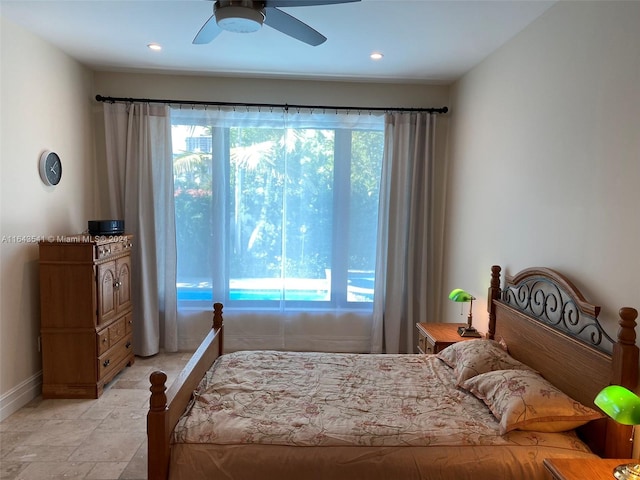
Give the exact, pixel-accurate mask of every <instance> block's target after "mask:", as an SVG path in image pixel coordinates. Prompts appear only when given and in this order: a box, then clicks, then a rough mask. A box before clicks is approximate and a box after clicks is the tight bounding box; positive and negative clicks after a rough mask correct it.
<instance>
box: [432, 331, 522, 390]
mask: <svg viewBox="0 0 640 480" xmlns="http://www.w3.org/2000/svg"><path fill="white" fill-rule="evenodd" d="M438 358H439V359H440V360H442V361H443V362H444V363H446V364H447V365H449V366H450V367H451V368H453V373H454V375H455V376H456V384H457V385H458V386H461V385H462V383H463V382H464V381H465V380H467V379H469V378H471V377H475V376H476V375H479V374H481V373H485V372H491V371H493V370H514V369H515V370H532V369H531V368H530V367H528V366H527V365H525V364H524V363H522V362H519V361H518V360H516V359H515V358H513V357H511V356H510V355H509V354H508V353H507V352H506V351H505V350H504V348H502V346H501V345H500V343H499V342H496V341H494V340H483V339H477V340H466V341H463V342H458V343H454V344H453V345H450V346H448V347H447V348H445V349H444V350H442V351H440V353H438Z"/></svg>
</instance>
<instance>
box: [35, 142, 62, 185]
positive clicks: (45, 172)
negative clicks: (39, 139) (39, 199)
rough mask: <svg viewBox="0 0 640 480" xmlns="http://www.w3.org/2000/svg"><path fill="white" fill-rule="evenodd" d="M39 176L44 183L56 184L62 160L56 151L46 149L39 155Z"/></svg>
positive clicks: (59, 176) (59, 177) (60, 173)
mask: <svg viewBox="0 0 640 480" xmlns="http://www.w3.org/2000/svg"><path fill="white" fill-rule="evenodd" d="M40 178H42V181H43V182H44V183H45V185H57V184H59V183H60V179H61V178H62V162H61V161H60V157H59V156H58V154H57V153H55V152H51V151H49V150H47V151H46V152H43V154H42V155H41V156H40Z"/></svg>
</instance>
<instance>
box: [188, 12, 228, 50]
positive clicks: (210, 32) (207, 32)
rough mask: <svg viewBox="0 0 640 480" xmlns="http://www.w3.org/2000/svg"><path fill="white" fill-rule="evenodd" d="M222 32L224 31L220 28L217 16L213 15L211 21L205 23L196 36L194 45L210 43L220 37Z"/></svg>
mask: <svg viewBox="0 0 640 480" xmlns="http://www.w3.org/2000/svg"><path fill="white" fill-rule="evenodd" d="M220 32H222V29H221V28H220V27H219V26H218V23H217V22H216V17H215V15H211V16H210V17H209V20H207V21H206V22H205V23H204V25H203V26H202V28H201V29H200V31H199V32H198V33H197V34H196V36H195V38H194V39H193V42H192V43H193V44H194V45H203V44H205V43H209V42H211V41H212V40H213V39H214V38H216V37H217V36H218V35H220Z"/></svg>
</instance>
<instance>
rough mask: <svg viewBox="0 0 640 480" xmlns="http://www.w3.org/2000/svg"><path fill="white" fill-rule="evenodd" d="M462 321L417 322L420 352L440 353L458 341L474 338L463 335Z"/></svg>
mask: <svg viewBox="0 0 640 480" xmlns="http://www.w3.org/2000/svg"><path fill="white" fill-rule="evenodd" d="M460 326H466V323H465V324H460V323H416V328H417V329H418V352H420V353H438V352H440V351H441V350H442V349H444V348H446V347H448V346H449V345H453V344H454V343H456V342H463V341H465V340H473V339H474V337H461V336H460V335H458V327H460Z"/></svg>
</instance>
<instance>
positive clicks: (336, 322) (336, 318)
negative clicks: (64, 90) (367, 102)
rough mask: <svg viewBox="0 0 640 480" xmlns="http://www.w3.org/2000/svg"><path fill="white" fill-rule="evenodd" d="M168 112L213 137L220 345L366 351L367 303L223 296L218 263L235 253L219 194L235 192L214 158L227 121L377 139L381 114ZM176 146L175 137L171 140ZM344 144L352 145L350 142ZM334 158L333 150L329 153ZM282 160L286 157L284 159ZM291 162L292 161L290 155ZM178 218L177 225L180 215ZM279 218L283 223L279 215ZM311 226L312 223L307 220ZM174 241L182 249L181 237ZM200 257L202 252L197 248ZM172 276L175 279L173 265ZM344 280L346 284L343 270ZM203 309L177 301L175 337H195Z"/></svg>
mask: <svg viewBox="0 0 640 480" xmlns="http://www.w3.org/2000/svg"><path fill="white" fill-rule="evenodd" d="M171 115H172V123H173V124H174V127H178V126H179V127H182V126H187V125H193V126H208V127H209V128H210V130H208V133H207V135H209V136H210V137H211V139H212V140H211V142H212V145H211V149H212V155H211V165H210V170H211V171H212V172H213V173H214V174H213V180H212V190H213V197H212V204H214V205H216V208H215V209H212V210H213V211H214V213H213V215H212V216H211V221H212V222H213V223H212V225H213V229H212V231H214V232H215V235H213V238H212V241H213V242H216V244H215V245H211V244H210V245H208V248H214V249H215V255H212V256H211V259H212V260H211V261H212V263H213V264H214V268H212V269H211V270H212V272H213V273H212V276H211V278H210V279H209V281H210V282H211V283H212V285H213V298H214V301H223V302H224V303H225V320H226V323H225V339H226V341H225V347H226V348H227V349H228V350H238V349H251V348H254V349H255V348H273V349H285V350H325V351H350V352H364V351H368V349H369V343H370V337H369V335H370V329H371V309H370V306H369V309H368V310H366V311H364V310H362V309H360V310H348V309H345V308H340V307H338V308H333V309H327V307H325V306H315V305H311V306H309V305H305V306H301V305H300V304H299V303H298V304H296V305H291V304H287V303H286V302H284V301H281V302H280V303H279V305H278V307H273V308H272V307H268V308H263V307H253V306H252V305H249V303H250V302H245V303H244V304H242V305H240V304H239V301H237V300H236V301H235V303H234V301H232V300H230V299H229V289H230V282H229V279H228V278H226V277H225V275H227V276H229V274H228V273H226V270H225V268H226V269H227V270H228V268H229V267H228V266H227V267H225V262H224V259H225V256H229V255H231V256H233V255H235V257H234V258H237V256H238V254H237V253H235V254H234V253H233V248H234V243H233V242H230V243H228V244H227V245H226V246H225V242H229V240H228V239H229V238H231V237H233V238H237V236H233V235H230V232H229V231H227V230H226V229H227V228H230V227H229V225H228V224H227V223H225V218H226V217H227V216H229V215H231V214H233V213H234V212H230V213H227V212H225V211H224V209H225V208H229V205H228V203H229V202H228V201H226V200H225V198H226V197H227V196H228V197H230V198H231V197H234V195H235V194H233V193H229V188H230V187H229V186H226V185H225V181H226V182H227V183H228V180H225V179H228V178H229V172H228V171H226V168H227V167H225V166H224V165H223V161H222V160H221V159H225V158H226V157H227V156H229V155H230V153H229V152H230V145H229V140H228V137H225V133H224V132H225V129H227V128H236V127H240V128H249V127H263V128H274V129H277V128H280V129H283V131H285V130H288V129H309V130H314V129H317V130H322V129H327V130H331V129H336V130H340V129H343V130H344V129H353V130H375V131H377V132H379V133H380V138H382V130H383V128H384V118H383V114H377V113H371V114H370V113H368V112H367V113H363V114H360V113H358V112H352V113H350V114H347V113H345V114H341V113H340V114H339V113H336V112H335V111H327V112H324V111H309V110H306V109H289V110H288V111H286V110H283V109H279V108H274V109H272V110H271V109H264V108H262V109H252V108H245V107H238V108H198V107H194V108H173V109H172V111H171ZM336 135H337V134H336ZM354 135H355V134H354ZM283 138H285V140H284V141H283V147H286V146H287V145H289V143H288V142H287V141H286V138H287V137H286V136H285V137H283ZM292 139H293V138H292V137H291V140H292ZM337 143H338V142H337V141H336V144H337ZM177 145H178V141H177V137H176V141H175V146H177ZM349 145H350V144H349ZM336 148H337V147H336ZM349 151H351V148H350V147H349ZM287 155H288V150H287V152H285V154H284V155H283V156H285V157H286V156H287ZM336 158H339V157H337V156H336ZM379 158H380V157H378V160H379ZM216 159H217V160H216ZM286 163H287V164H289V160H287V161H286ZM339 163H340V161H339V160H337V161H336V164H339ZM291 165H293V160H292V161H291ZM279 175H281V176H282V177H283V178H284V174H283V173H282V172H279ZM176 178H177V177H176ZM245 183H248V181H247V180H245ZM298 207H299V205H293V204H289V206H288V208H289V209H290V210H289V212H288V213H291V211H292V210H293V209H294V208H298ZM330 208H333V207H330ZM334 210H339V212H337V213H335V212H334V213H335V215H336V216H337V215H338V214H339V213H344V211H345V210H346V211H348V208H345V206H344V204H337V205H336V207H335V208H334ZM309 213H311V211H310V212H309ZM290 218H291V217H290ZM247 221H248V219H247ZM178 224H179V225H180V217H179V215H178ZM284 224H286V222H283V225H284ZM333 224H336V225H337V227H336V229H338V228H342V229H343V230H337V232H338V235H337V236H336V237H335V238H334V240H335V242H336V243H337V244H339V245H340V246H341V247H340V248H343V249H344V250H345V251H346V250H347V248H348V245H349V243H348V242H347V241H346V240H347V237H348V229H347V228H346V226H344V225H342V224H341V223H338V222H337V221H335V220H334V222H333ZM333 224H332V225H333ZM233 225H236V226H237V225H239V222H235V223H233ZM341 225H342V227H341ZM311 226H312V227H313V225H311ZM322 233H323V235H324V236H325V237H326V238H327V239H328V240H332V237H331V230H330V229H326V230H324V231H323V232H322ZM285 243H286V242H285ZM308 245H309V244H307V246H308ZM178 248H179V249H181V248H182V246H181V244H180V237H179V243H178ZM309 251H310V248H309ZM180 252H181V250H180ZM283 256H284V255H283ZM344 256H345V257H347V256H348V255H346V254H345V255H344ZM201 258H203V259H204V258H207V257H206V255H204V254H203V255H201ZM234 258H231V260H234ZM203 263H204V261H203ZM372 267H373V266H372ZM323 273H324V271H323ZM332 275H333V276H334V278H335V276H336V270H335V268H334V270H333V271H332ZM178 278H179V281H180V272H179V275H178ZM344 280H345V281H344V284H345V289H346V284H347V279H346V273H345V279H344ZM225 299H227V300H225ZM254 303H255V302H254ZM318 303H320V302H316V304H318ZM203 308H206V309H207V311H206V313H205V314H204V316H203V314H202V313H201V312H202V309H203ZM209 312H210V303H209V304H207V305H203V306H199V305H193V304H192V303H187V302H183V303H181V304H180V305H179V311H178V315H179V324H180V329H181V341H182V336H184V338H185V340H188V339H189V338H191V337H193V338H197V337H198V334H199V333H200V330H199V325H200V324H202V323H204V324H205V325H209V323H210V314H209ZM203 318H204V320H203ZM191 346H192V343H189V344H188V346H187V345H185V347H186V348H189V347H191Z"/></svg>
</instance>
